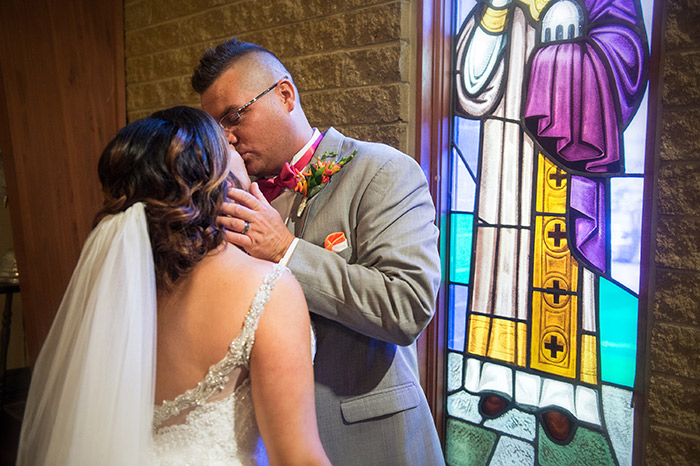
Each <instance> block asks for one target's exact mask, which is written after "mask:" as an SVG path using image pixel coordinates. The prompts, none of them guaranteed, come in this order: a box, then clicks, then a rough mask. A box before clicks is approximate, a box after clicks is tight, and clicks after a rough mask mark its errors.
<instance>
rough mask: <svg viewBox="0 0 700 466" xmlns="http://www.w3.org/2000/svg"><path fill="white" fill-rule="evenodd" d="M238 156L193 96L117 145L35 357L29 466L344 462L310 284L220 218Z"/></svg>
mask: <svg viewBox="0 0 700 466" xmlns="http://www.w3.org/2000/svg"><path fill="white" fill-rule="evenodd" d="M235 157H238V154H237V153H235V152H234V151H233V150H232V149H231V148H230V147H229V145H228V144H227V142H226V140H225V138H224V135H223V133H222V132H221V130H220V129H219V127H218V125H217V123H216V122H215V121H214V120H213V119H212V118H211V117H210V116H208V115H207V114H206V113H204V112H202V111H200V110H197V109H193V108H188V107H175V108H171V109H167V110H163V111H160V112H156V113H154V114H153V115H152V116H150V117H147V118H143V119H141V120H138V121H136V122H134V123H131V124H129V125H128V126H126V127H124V128H123V129H122V130H121V131H119V133H118V134H117V135H116V136H115V137H114V139H113V140H112V141H111V142H110V143H109V144H108V145H107V147H106V148H105V150H104V152H103V153H102V157H101V158H100V162H99V169H98V172H99V178H100V182H101V183H102V187H103V192H104V197H105V200H104V206H103V208H102V210H101V211H100V212H99V213H98V215H97V217H96V220H95V222H96V226H95V228H94V230H93V231H92V233H91V234H90V236H89V237H88V239H87V241H86V243H85V246H84V248H83V251H82V254H81V256H80V260H79V262H78V265H77V267H76V269H75V271H74V273H73V277H72V278H71V281H70V284H69V285H68V289H67V291H66V294H65V295H64V297H63V301H62V302H61V306H60V308H59V310H58V313H57V315H56V319H55V321H54V323H53V326H52V327H51V331H50V332H49V335H48V337H47V339H46V342H45V344H44V346H43V348H42V351H41V353H40V354H39V358H38V360H37V362H36V365H35V368H34V373H33V376H32V384H31V387H30V391H29V397H28V401H27V408H26V411H25V416H24V422H23V425H22V434H21V440H20V447H19V454H18V461H17V464H18V465H47V464H51V465H96V464H100V465H142V464H168V465H170V464H197V465H219V464H221V465H223V464H226V465H231V464H234V465H235V464H242V465H248V464H251V465H257V464H268V462H269V463H270V464H309V465H317V464H324V465H325V464H329V462H328V459H327V458H326V455H325V453H324V451H323V448H322V446H321V442H320V440H319V436H318V428H317V426H316V414H315V407H314V395H313V372H312V361H311V336H310V332H309V328H310V327H309V326H310V323H309V316H308V311H307V307H306V302H305V300H304V296H303V294H302V291H301V288H300V287H299V285H298V283H297V282H296V280H295V279H294V278H293V277H292V275H291V274H290V273H289V271H287V270H286V269H285V268H284V267H281V266H279V265H273V264H271V263H268V262H263V261H260V260H257V259H254V258H252V257H249V256H247V255H246V254H245V253H244V252H242V251H240V250H239V249H237V248H236V247H234V246H231V245H228V244H227V242H226V241H225V237H224V231H222V229H221V228H219V227H217V226H216V223H215V220H216V215H217V214H218V212H219V209H220V206H221V204H222V202H224V201H225V198H226V187H227V182H226V177H227V175H228V174H229V171H230V170H231V169H232V165H231V164H232V161H233V163H234V164H235V163H236V162H237V160H236V159H235ZM234 166H235V165H234Z"/></svg>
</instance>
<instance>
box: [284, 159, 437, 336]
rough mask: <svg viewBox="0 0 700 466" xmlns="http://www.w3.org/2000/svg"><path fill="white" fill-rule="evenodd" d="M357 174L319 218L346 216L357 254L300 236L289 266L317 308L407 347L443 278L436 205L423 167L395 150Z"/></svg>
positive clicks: (425, 319)
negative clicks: (345, 254)
mask: <svg viewBox="0 0 700 466" xmlns="http://www.w3.org/2000/svg"><path fill="white" fill-rule="evenodd" d="M370 157H371V155H370ZM353 163H355V161H353V162H351V163H350V164H353ZM349 166H350V165H348V167H349ZM358 178H359V179H360V180H361V181H360V182H359V183H358V184H357V186H354V185H353V186H354V187H353V189H355V190H356V191H355V192H354V193H352V194H351V193H350V192H349V191H348V192H346V193H345V194H346V196H344V197H343V198H342V199H335V200H329V202H328V204H327V206H326V208H325V209H323V210H322V211H321V212H320V213H319V215H318V217H319V218H316V219H315V220H314V221H315V222H317V224H318V223H319V222H320V223H321V224H323V222H324V221H328V222H329V223H333V222H332V217H333V216H339V215H340V216H347V218H348V220H347V223H348V228H349V229H350V230H351V231H350V232H349V233H350V237H351V246H352V247H353V248H354V250H353V254H352V257H351V259H350V260H349V261H346V259H345V258H343V257H342V256H341V255H339V254H336V253H334V252H331V251H328V250H326V249H324V248H323V247H322V245H319V244H314V243H312V242H309V241H305V240H300V241H299V243H298V244H297V247H296V249H295V251H294V253H293V255H292V257H291V259H290V262H289V264H288V266H289V268H290V269H291V270H292V272H293V273H294V276H295V277H296V278H297V280H298V281H299V283H300V284H301V286H302V288H303V289H304V295H305V296H306V300H307V302H308V304H309V309H310V310H311V311H312V312H313V313H315V314H318V315H321V316H323V317H326V318H328V319H331V320H334V321H337V322H339V323H341V324H343V325H345V326H346V327H349V328H351V329H353V330H355V331H356V332H359V333H361V334H363V335H366V336H369V337H371V338H375V339H380V340H383V341H387V342H390V343H394V344H398V345H409V344H411V343H412V342H413V341H414V340H415V339H416V338H417V337H418V335H419V334H420V332H421V331H422V330H423V329H424V328H425V326H427V325H428V323H429V322H430V319H431V318H432V315H433V312H434V306H435V298H436V293H437V288H438V286H439V283H440V257H439V254H438V249H437V241H438V229H437V227H436V226H435V224H434V219H435V208H434V206H433V203H432V199H431V197H430V194H429V191H428V186H427V182H426V180H425V176H424V175H423V172H422V171H421V170H420V167H419V166H418V164H417V163H415V161H414V160H413V159H412V158H410V157H409V156H406V155H405V154H401V153H398V152H396V153H395V155H394V156H393V157H390V158H388V160H386V159H384V160H382V161H381V165H379V166H378V167H376V166H373V168H372V169H369V170H367V171H366V172H362V176H359V177H358ZM340 191H343V190H342V189H341V190H340ZM334 194H335V193H334ZM339 195H340V194H339ZM346 198H351V199H348V200H346ZM344 208H346V210H347V211H344V210H343V209H344ZM324 215H325V216H327V217H326V218H325V219H324ZM331 232H332V231H328V233H331ZM346 234H348V232H346ZM305 237H306V235H305ZM353 242H354V244H352V243H353Z"/></svg>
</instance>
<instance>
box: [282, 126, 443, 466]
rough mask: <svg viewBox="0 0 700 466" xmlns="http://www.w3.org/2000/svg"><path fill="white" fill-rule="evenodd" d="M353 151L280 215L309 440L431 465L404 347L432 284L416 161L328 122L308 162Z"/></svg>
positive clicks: (374, 458)
mask: <svg viewBox="0 0 700 466" xmlns="http://www.w3.org/2000/svg"><path fill="white" fill-rule="evenodd" d="M355 149H357V155H356V156H355V158H354V159H353V160H352V161H351V162H349V163H348V164H347V165H345V166H344V167H343V168H341V170H340V171H339V172H338V173H336V174H335V175H333V177H332V178H331V181H330V183H328V185H326V186H325V187H324V188H323V189H322V190H321V191H320V192H319V193H318V194H317V195H316V196H315V197H313V198H312V199H311V200H310V202H309V203H308V205H307V207H306V209H305V211H304V212H303V214H302V215H301V217H297V216H296V214H297V208H296V206H297V205H298V203H299V201H300V200H301V196H300V195H298V196H297V199H296V200H295V205H294V207H293V208H292V213H291V215H290V220H289V222H288V226H289V227H290V229H291V230H292V231H293V232H294V233H295V236H297V237H298V238H301V240H300V241H299V242H298V244H297V246H296V249H295V250H294V253H293V254H292V256H291V258H290V260H289V262H288V264H287V265H288V267H289V268H290V269H291V271H292V273H293V274H294V276H295V277H296V278H297V280H298V281H299V283H300V284H301V286H302V288H303V290H304V295H305V296H306V300H307V302H308V305H309V310H310V311H311V313H312V319H313V322H314V324H315V327H316V333H317V352H316V358H315V363H314V374H315V380H316V410H317V416H318V423H319V430H320V435H321V441H322V442H323V446H324V448H325V450H326V452H327V454H328V456H329V457H330V459H331V462H332V463H333V464H334V465H336V466H338V465H362V466H367V465H382V466H384V465H394V464H395V465H406V464H415V465H421V466H426V465H441V464H444V459H443V456H442V451H441V449H440V444H439V440H438V437H437V433H436V430H435V426H434V423H433V419H432V417H431V414H430V411H429V409H428V405H427V403H426V400H425V396H424V394H423V391H422V390H421V387H420V385H419V381H418V364H417V359H416V345H415V339H416V338H417V337H418V335H419V334H420V332H421V331H422V330H423V329H424V328H425V326H426V325H428V323H429V321H430V319H431V318H432V316H433V312H434V307H435V299H436V292H437V288H438V286H439V283H440V258H439V254H438V249H437V243H438V230H437V228H436V227H435V225H434V223H433V221H434V218H435V208H434V206H433V203H432V199H431V197H430V194H429V191H428V186H427V183H426V179H425V176H424V174H423V172H422V171H421V169H420V167H419V166H418V164H417V163H416V162H415V161H414V160H413V159H412V158H411V157H409V156H407V155H406V154H404V153H402V152H399V151H398V150H396V149H393V148H391V147H389V146H386V145H384V144H377V143H369V142H362V141H358V140H355V139H351V138H347V137H345V136H343V135H342V134H340V133H339V132H338V131H336V130H335V129H333V128H330V129H328V130H327V131H326V132H325V135H324V138H323V140H322V141H321V143H320V144H319V146H318V148H317V149H316V155H315V156H314V160H315V158H316V157H317V156H320V155H322V154H324V153H325V152H335V153H337V154H338V157H337V159H338V160H339V159H340V158H342V157H343V156H345V155H348V154H350V153H352V151H353V150H355ZM341 231H342V232H344V233H345V236H346V237H347V240H348V245H349V247H348V248H347V249H345V250H343V251H341V252H339V253H335V252H332V251H329V250H326V249H324V247H323V245H324V241H325V238H326V236H328V235H329V234H331V233H334V232H341Z"/></svg>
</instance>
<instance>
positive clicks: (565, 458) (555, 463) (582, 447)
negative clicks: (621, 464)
mask: <svg viewBox="0 0 700 466" xmlns="http://www.w3.org/2000/svg"><path fill="white" fill-rule="evenodd" d="M538 435H539V453H538V460H539V461H538V463H539V464H540V465H542V466H561V465H563V464H566V465H568V466H578V465H580V466H589V465H592V464H595V465H596V466H608V465H610V466H613V465H615V460H613V457H612V453H611V452H610V446H609V445H608V442H607V441H606V440H605V437H604V436H603V434H601V433H600V432H596V431H593V430H590V429H586V428H585V427H579V428H578V429H576V433H575V434H574V438H573V439H572V440H571V442H570V443H569V444H568V445H560V444H558V443H554V442H552V441H551V440H550V439H549V437H547V434H545V432H544V429H542V427H541V426H540V428H539V433H538Z"/></svg>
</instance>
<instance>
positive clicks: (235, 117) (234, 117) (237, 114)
mask: <svg viewBox="0 0 700 466" xmlns="http://www.w3.org/2000/svg"><path fill="white" fill-rule="evenodd" d="M284 79H289V77H288V76H285V77H284V78H282V79H280V80H279V81H277V82H276V83H275V84H273V85H272V86H270V87H268V88H267V89H265V90H264V91H262V92H261V93H260V94H258V95H257V96H256V97H254V98H253V99H252V100H251V101H250V102H248V103H247V104H245V105H243V106H242V107H240V108H238V109H236V110H234V111H231V112H228V113H226V114H225V115H224V116H222V117H221V119H220V120H219V126H221V128H222V129H223V130H224V131H230V130H231V128H233V127H234V126H236V125H238V124H239V123H240V122H241V113H243V112H244V111H245V110H246V109H247V108H248V107H250V106H251V105H253V102H255V101H256V100H258V99H259V98H261V97H262V96H264V95H265V94H267V93H268V92H270V91H271V90H273V89H274V88H276V87H277V85H278V84H279V83H281V82H282V80H284Z"/></svg>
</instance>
